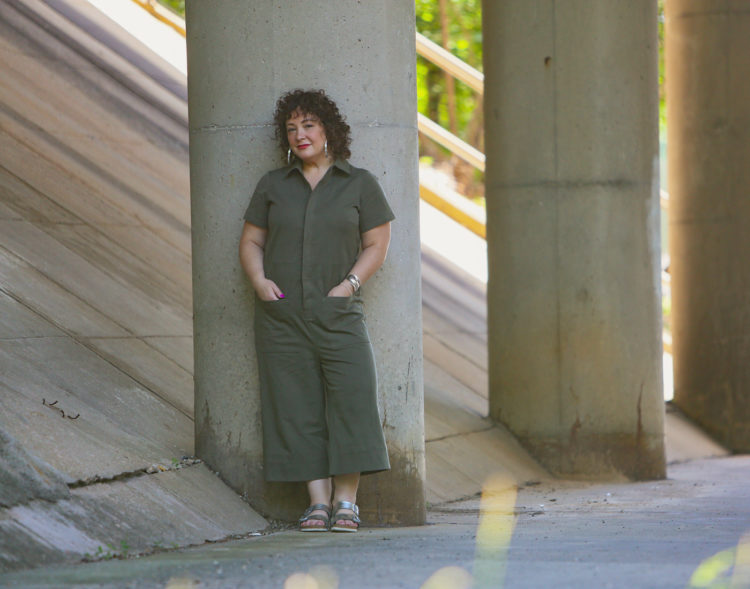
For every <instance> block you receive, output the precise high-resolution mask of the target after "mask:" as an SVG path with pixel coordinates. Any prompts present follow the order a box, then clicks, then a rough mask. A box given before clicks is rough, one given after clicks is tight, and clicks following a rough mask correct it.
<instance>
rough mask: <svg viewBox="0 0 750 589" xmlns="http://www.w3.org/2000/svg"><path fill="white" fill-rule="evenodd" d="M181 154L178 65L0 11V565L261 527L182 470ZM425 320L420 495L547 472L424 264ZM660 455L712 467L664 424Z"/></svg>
mask: <svg viewBox="0 0 750 589" xmlns="http://www.w3.org/2000/svg"><path fill="white" fill-rule="evenodd" d="M187 149H188V131H187V103H186V83H185V79H184V76H182V75H181V74H180V73H179V72H177V71H175V70H173V69H172V68H171V67H170V66H169V65H168V64H166V63H164V62H162V61H161V60H160V59H159V58H158V57H157V56H155V55H154V54H152V53H150V52H149V51H148V50H147V49H146V48H145V47H143V46H141V45H139V43H138V42H137V41H135V40H134V39H132V38H130V37H128V36H127V34H126V33H125V32H124V31H122V30H121V29H119V28H118V27H117V26H116V25H114V24H113V23H112V22H111V21H108V20H107V19H106V18H105V17H103V16H101V15H100V14H99V13H97V11H96V10H95V9H93V8H92V7H90V6H89V5H88V4H87V3H85V2H75V1H73V0H69V1H67V0H66V1H59V2H47V3H42V2H38V1H33V0H0V489H1V491H0V570H12V569H19V568H25V567H28V566H34V565H38V564H44V563H53V562H61V561H70V560H78V559H80V558H81V557H82V556H83V555H84V554H86V553H88V554H89V555H91V556H93V557H95V558H96V557H103V556H106V555H108V554H114V553H121V552H143V551H148V550H151V549H157V548H160V547H161V548H164V547H172V546H182V545H188V544H196V543H202V542H204V541H206V540H218V539H221V538H226V537H230V536H232V535H238V534H247V533H248V532H252V531H258V530H263V529H264V528H266V527H267V526H268V525H269V522H268V521H266V520H265V519H264V518H263V517H262V516H261V515H259V514H258V513H256V512H255V511H253V509H252V508H251V507H250V506H249V504H248V503H247V502H246V501H243V498H242V497H240V496H238V495H237V494H236V493H234V492H233V491H232V490H231V489H229V487H227V486H226V485H225V484H224V483H223V482H222V480H221V473H218V475H219V476H216V473H214V472H212V470H211V467H210V465H206V464H205V463H202V462H200V461H196V460H195V459H194V458H193V455H194V448H193V381H192V366H193V351H192V299H191V260H190V201H189V174H188V151H187ZM239 222H240V221H239V220H238V226H237V227H236V228H231V227H228V228H227V231H237V233H238V235H239V228H240V227H239ZM423 316H424V351H425V359H424V360H425V418H426V419H425V421H426V432H425V436H426V442H427V500H428V502H429V503H430V504H432V505H435V504H439V503H445V502H450V501H455V500H458V499H462V498H467V497H472V496H475V495H477V494H478V493H479V491H480V490H481V486H482V483H483V481H484V480H485V478H486V477H487V476H488V475H489V474H491V473H495V472H504V473H507V474H508V475H509V476H511V477H512V478H513V479H514V480H516V481H518V483H519V484H523V483H525V482H527V481H538V480H541V479H545V478H548V475H547V473H546V472H545V471H544V469H542V468H541V467H540V466H539V465H538V464H537V463H536V462H535V461H534V460H533V459H532V458H531V457H530V456H529V455H528V454H527V453H526V452H525V451H524V450H523V449H522V448H521V446H520V445H519V444H518V443H517V442H516V440H515V439H514V438H513V437H512V436H511V435H510V434H509V433H508V432H507V431H506V430H505V429H504V428H502V427H500V426H498V425H496V424H494V423H493V422H492V421H490V420H489V419H488V418H487V417H486V415H487V396H488V393H487V386H488V385H487V352H486V346H487V328H486V301H485V289H484V285H483V284H481V283H477V282H474V281H472V280H471V279H470V278H468V277H467V276H466V275H464V274H463V273H462V272H461V270H460V269H458V268H456V267H455V266H452V265H451V264H450V263H449V262H447V261H446V260H444V259H441V258H440V257H439V256H437V255H435V254H434V253H432V252H430V251H428V250H423ZM237 410H238V411H242V408H241V407H238V408H237ZM667 448H668V459H669V460H672V461H675V460H686V459H690V458H696V457H703V456H709V455H717V454H721V453H723V450H722V449H721V448H720V447H718V446H717V445H715V444H713V443H712V442H710V440H708V439H706V438H705V437H704V436H702V435H701V434H700V433H699V432H698V431H697V430H696V429H694V428H692V427H691V426H690V425H689V424H688V423H687V422H686V421H684V420H682V419H681V418H680V417H679V416H677V415H676V414H672V413H668V421H667ZM246 499H249V501H250V503H252V498H246ZM300 507H301V508H302V507H303V506H300Z"/></svg>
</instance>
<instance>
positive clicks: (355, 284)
mask: <svg viewBox="0 0 750 589" xmlns="http://www.w3.org/2000/svg"><path fill="white" fill-rule="evenodd" d="M346 279H347V280H348V281H349V282H350V283H351V285H352V286H353V287H354V292H357V291H358V290H359V287H360V286H362V283H361V282H360V280H359V277H358V276H357V275H356V274H349V276H347V277H346Z"/></svg>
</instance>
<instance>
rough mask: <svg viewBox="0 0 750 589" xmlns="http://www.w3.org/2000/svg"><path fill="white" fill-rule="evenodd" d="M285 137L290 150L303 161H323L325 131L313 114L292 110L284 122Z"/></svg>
mask: <svg viewBox="0 0 750 589" xmlns="http://www.w3.org/2000/svg"><path fill="white" fill-rule="evenodd" d="M286 137H287V140H288V141H289V147H291V148H292V152H293V153H294V155H296V156H297V157H298V158H299V159H301V160H302V162H303V163H322V162H323V161H325V159H326V154H325V143H326V133H325V129H324V128H323V124H322V123H321V122H320V119H319V118H318V117H316V116H315V115H311V114H303V113H300V112H299V111H294V113H293V114H292V116H291V117H289V119H287V122H286Z"/></svg>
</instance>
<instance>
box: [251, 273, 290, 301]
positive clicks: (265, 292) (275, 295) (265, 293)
mask: <svg viewBox="0 0 750 589" xmlns="http://www.w3.org/2000/svg"><path fill="white" fill-rule="evenodd" d="M253 286H254V287H255V292H256V293H257V295H258V298H259V299H260V300H261V301H278V300H279V299H283V298H284V293H283V292H281V289H280V288H279V287H278V286H277V285H276V283H275V282H274V281H273V280H269V279H268V278H263V279H261V280H260V281H258V284H255V285H253Z"/></svg>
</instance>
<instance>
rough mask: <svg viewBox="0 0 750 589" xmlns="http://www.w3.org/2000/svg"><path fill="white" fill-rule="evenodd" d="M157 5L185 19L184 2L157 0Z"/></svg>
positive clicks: (179, 0)
mask: <svg viewBox="0 0 750 589" xmlns="http://www.w3.org/2000/svg"><path fill="white" fill-rule="evenodd" d="M159 4H161V5H162V6H166V7H167V8H169V9H170V10H171V11H172V12H176V13H177V14H179V15H180V16H181V17H182V18H185V0H159Z"/></svg>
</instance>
